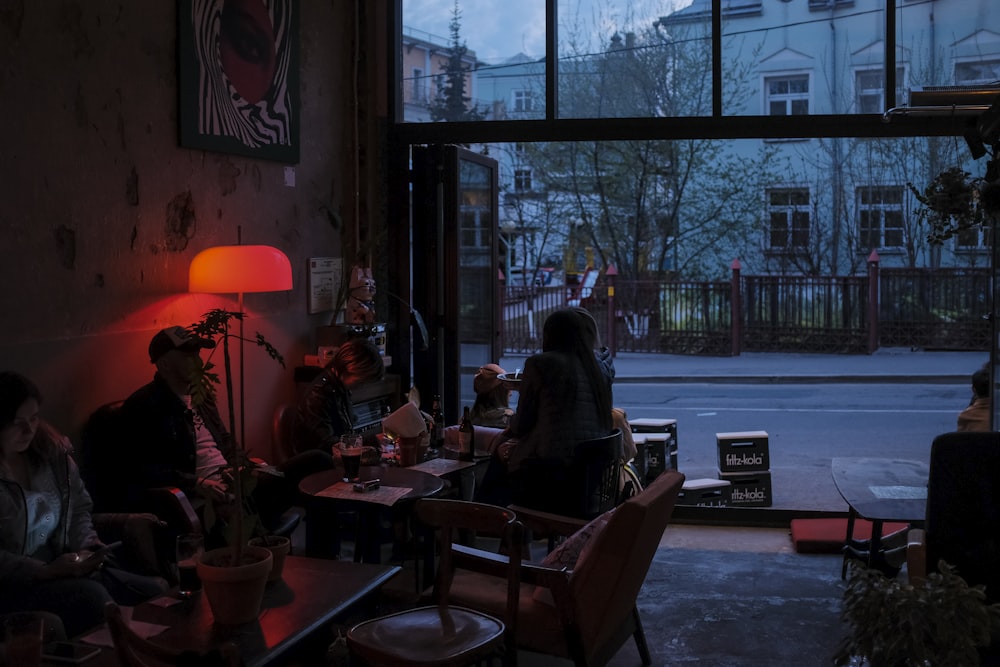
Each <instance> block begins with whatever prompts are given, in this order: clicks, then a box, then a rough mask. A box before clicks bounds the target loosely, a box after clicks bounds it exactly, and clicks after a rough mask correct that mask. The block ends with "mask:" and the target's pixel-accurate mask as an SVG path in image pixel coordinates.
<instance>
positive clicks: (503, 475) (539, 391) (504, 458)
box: [478, 308, 612, 504]
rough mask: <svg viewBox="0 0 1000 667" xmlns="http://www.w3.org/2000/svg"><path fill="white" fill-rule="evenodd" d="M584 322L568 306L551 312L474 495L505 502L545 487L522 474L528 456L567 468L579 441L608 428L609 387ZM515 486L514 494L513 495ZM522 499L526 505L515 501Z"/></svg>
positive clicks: (600, 435)
mask: <svg viewBox="0 0 1000 667" xmlns="http://www.w3.org/2000/svg"><path fill="white" fill-rule="evenodd" d="M586 331H587V325H586V323H584V321H583V319H582V317H581V315H580V313H578V312H576V311H575V310H574V309H572V308H563V309H560V310H557V311H555V312H553V313H552V314H551V315H549V317H548V318H547V319H546V320H545V325H544V326H543V328H542V352H541V353H540V354H536V355H533V356H531V357H529V358H528V359H527V360H526V361H525V364H524V372H523V373H522V376H521V377H522V380H521V386H520V391H519V394H520V395H519V396H518V401H517V411H516V412H515V413H514V416H513V417H512V418H511V422H510V426H509V427H508V428H507V430H506V431H505V433H503V434H501V436H498V440H502V441H503V442H502V443H501V444H499V446H497V447H496V449H495V450H494V457H493V459H492V460H491V461H490V467H489V469H487V471H486V473H485V475H484V479H483V483H482V492H481V493H480V494H479V495H478V498H479V499H480V500H482V501H483V502H490V503H495V504H506V503H507V502H510V501H511V500H512V499H513V497H514V495H519V496H521V497H522V498H523V497H526V496H531V495H532V494H533V493H535V492H538V493H540V494H542V495H546V490H545V489H540V488H539V489H536V488H532V487H534V486H537V484H538V483H539V482H540V480H533V479H529V477H528V476H527V475H526V474H522V473H521V468H522V466H523V465H524V464H525V462H526V461H530V460H534V459H543V460H545V461H546V462H547V463H550V464H551V463H553V462H561V463H563V464H565V465H566V466H567V467H568V465H569V463H570V461H571V460H572V457H573V452H574V449H575V448H576V445H577V443H579V442H581V441H584V440H591V439H594V438H600V437H603V436H605V435H608V433H610V432H611V429H612V420H611V408H612V401H611V387H610V383H609V382H608V379H607V376H606V375H605V373H604V372H603V370H602V369H601V367H600V365H599V363H598V361H597V359H596V357H595V356H594V351H593V348H592V339H591V338H590V337H589V336H588V335H587V334H586ZM515 490H516V492H517V493H516V494H515ZM519 502H521V503H522V504H526V503H525V502H523V501H522V500H519Z"/></svg>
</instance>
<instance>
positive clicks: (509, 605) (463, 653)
mask: <svg viewBox="0 0 1000 667" xmlns="http://www.w3.org/2000/svg"><path fill="white" fill-rule="evenodd" d="M414 513H415V515H416V518H417V520H419V521H420V522H422V523H424V524H426V525H427V526H428V527H430V528H433V529H436V530H437V531H438V545H439V549H440V558H439V563H438V570H437V575H436V580H435V583H434V591H433V598H434V601H435V604H434V605H433V606H425V607H418V608H416V609H412V610H408V611H403V612H399V613H396V614H391V615H388V616H383V617H381V618H376V619H372V620H370V621H365V622H363V623H359V624H358V625H356V626H354V627H353V628H351V629H350V630H349V631H348V633H347V646H348V648H349V649H350V651H351V653H352V654H353V655H354V656H356V657H359V658H361V660H362V661H363V662H364V663H365V664H367V665H369V666H370V667H383V666H384V667H418V666H420V667H422V666H425V665H426V666H428V667H430V666H434V667H437V666H439V665H441V666H444V667H460V666H462V665H469V664H473V663H476V662H478V661H480V660H484V659H487V658H490V657H492V656H495V655H500V656H501V657H502V658H503V661H504V663H505V664H507V665H514V664H516V660H517V651H516V650H515V648H514V642H513V637H514V634H515V633H516V631H517V609H518V605H519V595H520V591H521V586H520V568H521V558H520V544H521V537H522V527H521V523H520V522H519V521H518V520H517V519H516V517H515V516H514V514H513V512H511V511H510V510H508V509H506V508H502V507H497V506H495V505H484V504H481V503H473V502H467V501H462V500H446V499H433V498H432V499H425V500H420V501H418V502H417V503H416V505H415V507H414ZM460 530H485V531H488V532H490V533H491V534H496V535H501V536H502V539H501V543H502V544H503V545H504V546H505V547H506V550H508V551H509V552H510V553H512V554H513V557H511V558H499V557H498V558H497V559H496V560H495V561H493V567H492V568H491V571H492V572H493V573H494V574H496V575H497V576H499V577H503V578H504V580H505V581H507V585H506V601H505V602H504V603H503V604H502V605H500V606H499V609H497V610H495V612H481V611H475V610H472V609H466V608H463V607H460V606H454V605H452V604H451V603H452V598H451V592H450V591H451V584H452V581H453V579H454V576H455V570H456V568H458V567H461V563H462V560H463V558H464V556H463V553H462V551H460V549H462V547H460V545H457V544H455V538H456V536H457V533H458V531H460ZM501 618H502V619H504V620H503V621H501V620H500V619H501Z"/></svg>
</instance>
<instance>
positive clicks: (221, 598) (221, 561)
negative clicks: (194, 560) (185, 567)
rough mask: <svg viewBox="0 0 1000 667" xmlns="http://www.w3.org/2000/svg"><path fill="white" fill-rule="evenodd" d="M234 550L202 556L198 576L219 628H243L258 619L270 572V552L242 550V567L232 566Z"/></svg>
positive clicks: (224, 549)
mask: <svg viewBox="0 0 1000 667" xmlns="http://www.w3.org/2000/svg"><path fill="white" fill-rule="evenodd" d="M231 557H232V549H231V548H230V547H223V548H221V549H212V550H211V551H206V552H205V553H204V554H202V557H201V560H199V561H198V565H197V567H198V576H199V577H200V578H201V584H202V588H203V589H204V591H205V596H206V597H207V598H208V604H209V606H210V607H211V608H212V616H214V617H215V622H216V623H219V624H220V625H241V624H243V623H249V622H251V621H253V620H256V618H257V614H258V613H260V604H261V602H262V601H263V599H264V586H266V585H267V577H268V574H270V572H271V563H272V562H273V559H272V557H271V552H270V551H269V550H267V549H265V548H263V547H250V546H248V547H246V548H245V549H243V564H241V565H230V564H229V561H230V559H231Z"/></svg>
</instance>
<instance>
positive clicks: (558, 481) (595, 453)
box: [511, 428, 622, 519]
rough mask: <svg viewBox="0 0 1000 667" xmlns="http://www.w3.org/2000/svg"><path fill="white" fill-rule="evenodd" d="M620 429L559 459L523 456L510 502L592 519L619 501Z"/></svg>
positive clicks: (554, 512)
mask: <svg viewBox="0 0 1000 667" xmlns="http://www.w3.org/2000/svg"><path fill="white" fill-rule="evenodd" d="M621 471H622V432H621V429H617V428H616V429H614V430H613V431H612V432H611V433H609V434H608V435H606V436H603V437H600V438H595V439H593V440H585V441H582V442H579V443H577V445H576V447H575V448H574V450H573V459H572V460H571V461H570V463H569V465H567V464H566V462H565V461H563V460H562V459H525V460H524V461H522V462H521V467H520V469H519V470H518V471H517V472H516V473H514V474H513V475H512V477H511V479H512V480H513V495H512V500H513V504H515V505H519V506H522V507H529V508H531V509H535V510H539V511H542V512H550V513H552V514H559V515H561V516H568V517H572V518H575V519H593V518H594V517H596V516H598V515H600V514H603V513H604V512H606V511H607V510H609V509H611V508H612V507H614V506H615V505H617V504H618V500H619V495H620V493H619V491H620V479H621Z"/></svg>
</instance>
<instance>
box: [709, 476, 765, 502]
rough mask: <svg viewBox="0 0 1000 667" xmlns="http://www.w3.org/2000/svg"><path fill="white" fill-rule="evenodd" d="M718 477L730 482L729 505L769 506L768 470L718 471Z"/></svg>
mask: <svg viewBox="0 0 1000 667" xmlns="http://www.w3.org/2000/svg"><path fill="white" fill-rule="evenodd" d="M719 479H723V480H726V481H727V482H729V483H730V484H731V486H730V487H729V506H730V507H770V506H771V502H772V498H773V495H772V492H771V473H770V471H767V470H765V471H758V472H739V473H732V472H729V473H726V472H720V473H719Z"/></svg>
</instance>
